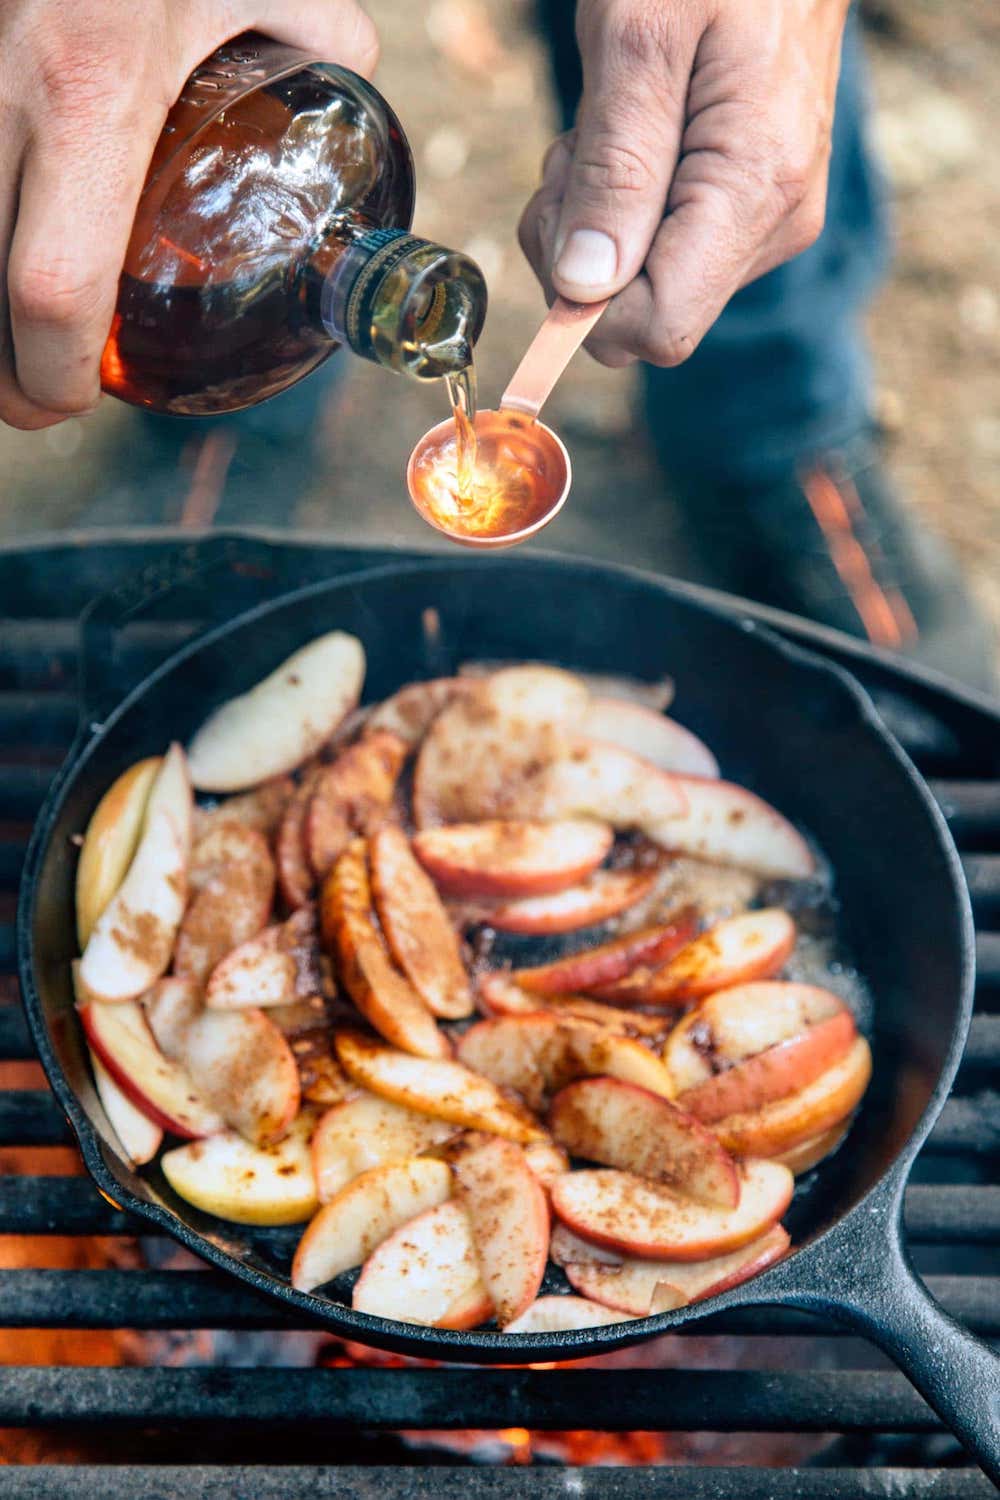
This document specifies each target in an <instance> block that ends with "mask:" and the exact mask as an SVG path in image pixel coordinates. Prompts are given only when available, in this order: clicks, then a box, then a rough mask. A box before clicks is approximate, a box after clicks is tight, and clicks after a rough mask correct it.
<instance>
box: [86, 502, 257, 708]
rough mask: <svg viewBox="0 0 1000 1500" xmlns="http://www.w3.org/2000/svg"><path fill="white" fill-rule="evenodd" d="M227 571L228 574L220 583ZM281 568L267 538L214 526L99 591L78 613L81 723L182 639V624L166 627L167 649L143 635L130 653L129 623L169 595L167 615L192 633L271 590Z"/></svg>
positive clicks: (120, 695)
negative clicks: (236, 583) (218, 529)
mask: <svg viewBox="0 0 1000 1500" xmlns="http://www.w3.org/2000/svg"><path fill="white" fill-rule="evenodd" d="M222 572H226V573H227V574H228V575H229V576H228V577H227V579H226V580H225V582H224V584H223V585H221V586H220V584H219V583H218V575H219V574H220V573H222ZM280 572H281V568H280V556H279V553H278V549H277V548H275V547H274V546H273V545H272V544H271V543H270V542H269V541H266V540H264V539H262V538H256V537H251V536H244V535H240V534H239V533H226V532H213V533H211V534H210V535H208V536H203V537H192V538H191V540H190V541H186V542H184V543H183V544H179V545H175V546H172V547H171V548H170V549H169V550H168V551H167V552H166V553H165V554H164V555H163V556H162V557H155V558H154V559H153V560H152V561H150V562H148V563H146V564H145V565H144V566H143V567H140V568H138V569H137V570H136V571H135V572H133V573H130V574H129V575H128V577H127V578H125V579H123V581H122V582H121V583H120V584H118V585H117V586H116V587H114V588H112V589H109V590H108V591H107V592H106V593H103V594H99V595H98V597H97V598H96V599H93V600H92V601H91V602H90V604H88V605H87V607H86V609H85V610H84V611H83V613H82V614H81V616H80V723H81V725H82V726H83V727H84V729H87V728H90V727H92V726H93V725H95V724H96V723H99V722H100V721H101V720H102V719H103V718H104V717H105V716H106V715H107V713H108V712H109V711H110V710H111V709H112V708H113V707H114V706H115V705H116V704H117V703H120V702H121V700H122V699H123V698H124V697H125V695H126V693H127V692H128V691H129V690H130V689H131V688H132V687H134V686H135V685H136V684H137V683H138V682H139V681H141V680H142V678H143V677H145V676H146V675H147V674H148V673H149V672H150V671H152V670H153V668H154V667H155V666H157V665H158V661H157V660H156V659H155V653H156V651H157V650H159V655H160V659H165V658H166V657H167V656H169V655H171V654H172V653H173V652H174V651H175V650H176V649H177V647H178V646H179V645H180V644H181V634H180V632H179V631H178V630H175V631H174V632H173V633H166V632H165V633H164V637H163V643H162V647H157V645H156V644H155V643H154V642H150V641H146V642H144V643H143V648H142V650H141V652H136V653H134V654H133V656H132V658H131V659H130V657H129V653H128V650H127V642H126V633H127V631H128V628H129V626H130V625H131V624H133V623H134V622H135V621H137V620H139V619H140V618H142V617H144V616H146V617H148V616H151V615H152V616H155V614H156V607H157V606H158V605H160V604H161V603H163V602H164V601H167V600H169V601H170V604H169V606H168V610H167V611H166V612H165V613H166V614H168V615H169V617H170V619H171V620H172V621H174V622H175V623H176V624H177V625H178V626H180V630H181V631H182V630H183V627H184V626H190V634H192V635H194V634H196V633H199V632H200V631H201V630H203V629H205V628H206V627H207V626H209V625H211V624H213V623H214V622H215V621H216V620H221V619H226V618H228V617H229V616H230V615H232V614H233V613H235V612H236V610H238V609H246V608H248V607H249V606H250V605H252V604H254V603H256V602H258V601H259V599H260V598H262V597H265V596H266V595H267V594H268V593H270V592H272V591H273V588H274V584H275V580H276V578H277V577H278V575H279V573H280ZM237 578H238V579H239V580H240V582H241V584H242V588H241V589H240V591H239V592H240V594H241V597H240V598H239V599H237V598H236V597H235V594H236V589H235V588H234V580H235V579H237ZM213 580H215V585H214V586H213ZM174 596H177V598H176V599H175V598H174ZM182 601H183V608H181V604H182ZM140 663H141V664H140Z"/></svg>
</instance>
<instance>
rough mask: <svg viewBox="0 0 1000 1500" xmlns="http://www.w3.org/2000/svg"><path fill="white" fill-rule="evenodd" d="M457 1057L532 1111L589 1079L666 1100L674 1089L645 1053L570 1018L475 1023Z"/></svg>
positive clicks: (541, 1015) (658, 1063)
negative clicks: (601, 1078)
mask: <svg viewBox="0 0 1000 1500" xmlns="http://www.w3.org/2000/svg"><path fill="white" fill-rule="evenodd" d="M457 1052H458V1058H459V1060H460V1061H461V1062H463V1063H464V1064H465V1065H466V1066H467V1067H469V1068H472V1069H473V1070H474V1071H475V1072H476V1073H479V1074H480V1075H481V1076H482V1077H483V1078H488V1079H490V1080H492V1082H493V1083H495V1084H497V1085H498V1086H499V1087H501V1088H510V1089H516V1090H517V1092H518V1093H519V1094H520V1095H521V1096H522V1098H524V1100H525V1101H526V1103H527V1104H528V1106H529V1108H533V1109H538V1108H541V1107H542V1105H543V1104H544V1101H545V1099H546V1098H547V1097H548V1096H550V1095H552V1094H554V1093H556V1092H557V1091H558V1090H559V1089H561V1088H563V1087H564V1086H565V1085H566V1084H567V1083H570V1082H572V1080H573V1079H574V1078H580V1077H582V1076H586V1075H588V1074H589V1075H602V1074H606V1075H607V1076H609V1077H612V1078H620V1079H622V1080H623V1081H624V1082H626V1083H636V1084H638V1085H639V1086H640V1087H641V1088H646V1089H649V1090H651V1092H653V1093H656V1094H663V1095H664V1096H666V1097H669V1095H670V1094H671V1092H672V1088H673V1085H672V1083H671V1080H670V1075H669V1073H668V1072H667V1070H666V1068H665V1067H664V1066H663V1063H662V1062H661V1061H660V1059H659V1058H658V1057H657V1056H656V1055H655V1054H654V1053H653V1052H651V1051H650V1050H649V1048H648V1047H644V1046H643V1045H642V1043H641V1042H636V1041H633V1040H632V1038H630V1037H624V1036H616V1035H615V1034H614V1033H613V1032H611V1031H609V1030H608V1029H607V1028H606V1027H604V1026H601V1025H599V1024H597V1023H596V1022H594V1021H584V1020H578V1019H577V1018H576V1017H574V1016H565V1017H563V1016H554V1015H547V1014H544V1013H539V1014H537V1015H533V1016H499V1017H496V1018H495V1019H492V1020H487V1021H478V1022H477V1023H476V1025H475V1026H472V1027H470V1028H469V1030H468V1031H467V1032H466V1033H465V1034H464V1036H462V1037H461V1038H460V1040H459V1043H458V1049H457Z"/></svg>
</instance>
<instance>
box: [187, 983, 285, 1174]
mask: <svg viewBox="0 0 1000 1500" xmlns="http://www.w3.org/2000/svg"><path fill="white" fill-rule="evenodd" d="M183 1061H184V1064H185V1066H186V1068H187V1070H188V1072H189V1073H190V1075H191V1078H192V1079H193V1081H194V1084H195V1087H196V1088H198V1089H199V1090H200V1092H201V1093H202V1094H203V1095H204V1096H205V1097H206V1098H207V1099H209V1100H210V1101H211V1103H212V1104H213V1105H214V1106H215V1108H216V1109H217V1110H218V1111H219V1113H220V1114H221V1115H222V1116H223V1118H224V1119H225V1121H226V1124H227V1125H231V1126H232V1127H233V1129H234V1130H238V1131H239V1133H240V1135H242V1136H243V1137H244V1138H245V1139H246V1140H248V1141H250V1142H251V1143H252V1144H253V1145H255V1146H266V1145H269V1144H271V1143H272V1142H274V1141H279V1140H281V1138H282V1136H283V1135H285V1134H287V1132H288V1129H289V1126H290V1125H291V1123H292V1121H293V1120H294V1119H295V1115H296V1113H297V1111H298V1107H299V1103H300V1099H301V1093H300V1087H299V1070H298V1068H297V1067H296V1064H295V1058H294V1056H293V1055H292V1050H291V1048H290V1047H289V1045H288V1043H287V1042H286V1040H285V1038H284V1037H283V1036H282V1034H281V1032H280V1031H279V1030H278V1028H277V1026H275V1025H274V1023H273V1021H269V1020H268V1018H267V1016H266V1015H265V1013H264V1011H262V1010H203V1011H202V1012H201V1014H200V1015H199V1016H198V1017H197V1018H196V1019H195V1020H194V1021H192V1023H191V1025H190V1026H189V1028H188V1031H187V1035H186V1037H185V1042H184V1054H183Z"/></svg>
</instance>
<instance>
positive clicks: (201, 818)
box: [194, 775, 297, 844]
mask: <svg viewBox="0 0 1000 1500" xmlns="http://www.w3.org/2000/svg"><path fill="white" fill-rule="evenodd" d="M296 791H297V787H296V785H295V782H294V781H293V780H292V778H291V776H284V775H282V776H272V777H271V779H270V780H269V781H264V782H261V784H260V786H255V787H253V789H252V790H251V791H249V792H240V793H239V794H238V795H237V796H235V797H227V798H226V800H225V801H224V802H217V803H216V804H215V806H214V807H196V808H195V810H194V838H195V840H196V841H197V840H198V839H202V838H204V837H205V835H206V834H207V833H211V831H212V829H213V828H214V827H215V826H216V824H218V823H245V824H246V825H247V827H248V828H256V830H257V832H258V833H262V834H263V835H264V837H265V838H266V839H267V841H268V844H271V843H273V841H274V839H275V838H276V837H277V833H278V829H279V828H280V826H281V821H282V819H283V818H284V816H285V813H286V812H287V810H288V805H289V803H290V802H291V800H292V798H293V797H294V796H295V793H296Z"/></svg>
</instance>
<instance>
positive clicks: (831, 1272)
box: [776, 1217, 1000, 1485]
mask: <svg viewBox="0 0 1000 1500" xmlns="http://www.w3.org/2000/svg"><path fill="white" fill-rule="evenodd" d="M886 1227H887V1226H886V1223H885V1221H884V1219H882V1220H880V1218H879V1217H876V1219H875V1221H874V1222H873V1223H872V1224H870V1225H865V1226H864V1227H861V1228H860V1232H858V1231H859V1226H857V1225H852V1233H851V1234H849V1235H848V1234H843V1233H841V1234H840V1235H838V1236H836V1237H835V1239H834V1242H833V1243H832V1244H831V1243H830V1242H829V1241H828V1242H827V1244H826V1245H824V1246H822V1247H819V1246H818V1247H817V1249H820V1248H821V1249H822V1251H823V1253H822V1254H821V1255H820V1256H819V1257H818V1258H816V1259H815V1261H814V1262H813V1268H812V1272H811V1274H810V1276H809V1277H808V1278H807V1280H806V1282H805V1284H803V1283H802V1282H801V1281H798V1280H797V1279H795V1278H793V1277H791V1276H790V1277H789V1278H788V1281H787V1283H786V1287H785V1290H784V1295H782V1296H780V1297H779V1298H778V1299H776V1300H780V1301H781V1302H782V1303H783V1304H784V1305H785V1306H793V1307H799V1308H801V1309H802V1310H803V1311H804V1312H814V1313H821V1314H822V1315H823V1316H824V1317H828V1318H832V1319H834V1320H836V1321H837V1322H840V1323H844V1324H846V1326H847V1327H848V1328H850V1329H851V1330H852V1332H855V1333H860V1334H862V1335H863V1336H864V1337H865V1338H867V1339H870V1340H871V1342H872V1343H874V1344H877V1345H878V1347H879V1348H880V1349H882V1350H883V1351H884V1352H885V1353H886V1354H887V1355H888V1356H889V1358H890V1359H891V1360H892V1361H893V1362H894V1363H895V1364H896V1365H898V1366H899V1368H900V1369H901V1370H902V1372H903V1374H904V1375H905V1376H906V1377H907V1379H908V1380H909V1381H910V1382H911V1383H912V1384H913V1385H914V1386H915V1387H916V1389H917V1390H918V1391H919V1392H920V1394H921V1395H922V1396H923V1397H924V1399H925V1401H927V1403H928V1404H929V1405H930V1406H932V1407H933V1409H934V1410H935V1411H936V1412H937V1414H938V1416H939V1417H940V1418H941V1420H942V1421H943V1422H945V1423H946V1424H947V1426H948V1427H950V1428H951V1430H952V1432H953V1433H954V1434H955V1436H956V1437H957V1438H959V1440H960V1441H961V1443H962V1444H963V1446H964V1447H965V1448H966V1449H967V1451H968V1452H969V1454H970V1455H971V1456H972V1457H973V1458H974V1459H975V1460H976V1462H977V1463H978V1464H979V1465H980V1466H981V1467H982V1469H983V1470H984V1471H985V1473H987V1474H988V1475H989V1477H990V1478H991V1479H992V1480H993V1481H994V1483H996V1484H998V1485H1000V1358H998V1356H997V1355H996V1354H995V1353H994V1352H993V1350H992V1349H991V1348H990V1347H989V1345H987V1344H985V1343H983V1342H982V1341H981V1340H980V1339H977V1338H975V1337H973V1335H972V1334H971V1333H969V1332H968V1330H967V1329H965V1328H963V1327H962V1326H961V1324H959V1323H956V1321H955V1319H954V1318H952V1317H951V1316H950V1315H949V1314H948V1313H946V1312H945V1311H944V1309H943V1308H942V1307H941V1306H940V1304H939V1303H938V1302H936V1301H935V1300H934V1298H933V1297H932V1296H931V1294H930V1292H928V1291H927V1289H926V1287H925V1286H924V1284H923V1282H922V1281H921V1280H920V1279H919V1277H918V1276H917V1274H916V1272H915V1271H914V1270H913V1267H912V1266H911V1265H910V1261H909V1257H908V1255H907V1252H906V1249H905V1247H904V1245H903V1243H902V1237H901V1234H900V1226H899V1220H898V1217H897V1218H896V1220H895V1223H894V1224H892V1221H891V1219H890V1226H889V1227H890V1234H889V1235H886V1232H885V1230H886ZM887 1241H888V1243H887ZM794 1264H795V1263H794V1261H792V1262H789V1263H788V1270H789V1271H792V1269H793V1267H794Z"/></svg>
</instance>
